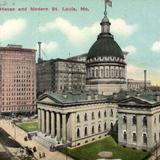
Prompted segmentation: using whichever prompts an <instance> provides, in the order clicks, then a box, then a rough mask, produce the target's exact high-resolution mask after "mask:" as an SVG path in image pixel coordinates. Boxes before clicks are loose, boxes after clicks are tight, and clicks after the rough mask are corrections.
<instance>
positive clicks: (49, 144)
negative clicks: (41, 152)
mask: <svg viewBox="0 0 160 160" xmlns="http://www.w3.org/2000/svg"><path fill="white" fill-rule="evenodd" d="M33 139H35V140H36V141H38V142H39V143H40V144H42V145H43V146H44V147H46V148H48V149H49V150H50V151H55V150H57V149H58V148H60V147H61V148H62V147H63V143H62V141H60V142H58V141H57V140H56V137H55V138H51V136H46V135H45V134H42V133H40V132H38V133H37V136H34V137H33Z"/></svg>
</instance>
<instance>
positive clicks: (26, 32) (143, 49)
mask: <svg viewBox="0 0 160 160" xmlns="http://www.w3.org/2000/svg"><path fill="white" fill-rule="evenodd" d="M159 6H160V1H159V0H154V1H153V0H134V1H133V0H112V7H107V14H108V17H109V20H110V22H111V33H112V34H113V35H114V39H115V41H116V42H117V43H118V44H119V46H120V47H121V49H122V50H124V51H128V52H129V54H128V56H127V59H126V61H127V77H128V78H132V79H137V80H139V79H143V71H144V69H146V70H147V79H148V80H151V82H152V84H154V85H160V69H159V68H160V18H159V15H160V9H159ZM39 7H40V8H41V9H42V8H43V10H41V11H36V10H33V9H32V10H31V8H39ZM66 8H69V9H70V10H67V9H66ZM73 8H74V9H73ZM81 8H86V10H81ZM46 9H48V10H47V11H46ZM75 9H76V11H75ZM4 10H5V11H4ZM9 10H10V11H9ZM13 10H14V11H13ZM103 16H104V0H85V1H84V0H0V46H6V45H7V44H21V45H23V47H24V48H37V42H38V41H41V42H42V58H43V59H51V58H67V57H68V56H75V55H79V54H83V53H87V52H88V51H89V49H90V47H91V46H92V44H93V43H94V42H95V41H96V39H97V35H98V34H99V33H100V22H101V20H102V18H103ZM37 55H38V53H37Z"/></svg>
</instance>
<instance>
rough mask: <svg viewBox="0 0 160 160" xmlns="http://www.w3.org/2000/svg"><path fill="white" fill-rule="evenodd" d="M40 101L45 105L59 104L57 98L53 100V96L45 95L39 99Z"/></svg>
mask: <svg viewBox="0 0 160 160" xmlns="http://www.w3.org/2000/svg"><path fill="white" fill-rule="evenodd" d="M38 101H39V102H43V103H52V104H55V103H58V102H59V101H58V100H56V99H55V98H53V97H52V96H50V95H47V94H44V95H42V96H40V97H39V98H38Z"/></svg>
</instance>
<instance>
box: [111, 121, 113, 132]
mask: <svg viewBox="0 0 160 160" xmlns="http://www.w3.org/2000/svg"><path fill="white" fill-rule="evenodd" d="M111 131H113V123H112V122H111Z"/></svg>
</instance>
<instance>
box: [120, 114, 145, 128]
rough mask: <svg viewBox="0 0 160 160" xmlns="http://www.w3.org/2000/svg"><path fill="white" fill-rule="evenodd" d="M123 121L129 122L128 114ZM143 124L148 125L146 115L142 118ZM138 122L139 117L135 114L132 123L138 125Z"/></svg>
mask: <svg viewBox="0 0 160 160" xmlns="http://www.w3.org/2000/svg"><path fill="white" fill-rule="evenodd" d="M123 123H124V124H127V116H123ZM142 123H143V126H147V117H146V116H144V117H143V120H142ZM136 124H137V117H136V116H135V115H134V116H133V117H132V125H136Z"/></svg>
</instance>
